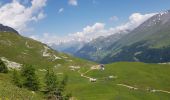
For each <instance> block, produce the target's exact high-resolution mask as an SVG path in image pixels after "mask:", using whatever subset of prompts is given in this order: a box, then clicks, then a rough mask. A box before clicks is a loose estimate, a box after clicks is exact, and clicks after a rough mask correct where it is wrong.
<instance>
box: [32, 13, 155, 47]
mask: <svg viewBox="0 0 170 100" xmlns="http://www.w3.org/2000/svg"><path fill="white" fill-rule="evenodd" d="M155 14H156V13H151V14H144V15H142V14H140V13H134V14H132V15H131V16H130V17H129V21H128V22H126V23H124V24H122V25H119V26H117V27H112V28H109V29H106V28H105V24H104V23H95V24H94V25H91V26H90V25H88V26H86V27H85V28H83V30H82V31H81V32H75V33H72V34H69V35H67V36H63V37H59V36H56V35H49V34H48V33H46V34H44V35H43V36H32V37H31V38H34V39H36V40H39V41H42V42H44V43H47V44H56V45H57V44H60V43H71V42H89V41H91V40H92V39H95V38H97V37H99V36H108V35H111V34H116V33H120V32H127V31H129V30H133V29H134V28H136V27H138V26H139V25H140V24H141V23H143V22H144V21H146V20H147V19H148V18H150V17H152V16H153V15H155Z"/></svg>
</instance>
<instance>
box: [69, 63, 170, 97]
mask: <svg viewBox="0 0 170 100" xmlns="http://www.w3.org/2000/svg"><path fill="white" fill-rule="evenodd" d="M169 70H170V65H158V64H144V63H128V62H124V63H113V64H109V65H106V68H105V70H104V71H101V70H93V71H90V72H89V73H87V74H86V75H87V76H89V77H92V78H96V79H97V81H96V82H95V83H90V82H89V80H88V79H86V80H84V79H85V78H84V79H83V78H81V77H80V76H77V75H76V74H73V73H72V74H73V75H74V77H73V76H72V75H70V77H71V79H72V78H73V79H75V82H73V81H72V80H71V79H70V81H71V82H70V84H69V86H68V90H70V91H72V93H73V95H74V96H76V97H77V98H78V99H80V100H169V98H170V94H169V93H163V92H150V91H148V90H147V89H155V90H164V91H170V88H169V86H170V74H169ZM82 72H83V71H82ZM84 72H85V71H84ZM69 73H70V72H69ZM70 74H71V73H70ZM111 75H113V76H117V78H116V79H110V80H109V79H108V78H107V77H108V76H111ZM117 84H126V85H129V86H133V87H136V88H138V89H137V90H133V89H129V88H127V87H123V86H119V85H117Z"/></svg>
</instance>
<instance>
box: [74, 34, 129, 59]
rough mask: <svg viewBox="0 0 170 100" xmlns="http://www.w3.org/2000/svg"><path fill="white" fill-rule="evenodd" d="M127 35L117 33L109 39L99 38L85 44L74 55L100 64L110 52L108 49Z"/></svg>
mask: <svg viewBox="0 0 170 100" xmlns="http://www.w3.org/2000/svg"><path fill="white" fill-rule="evenodd" d="M125 34H127V33H117V34H113V35H111V36H109V37H103V36H101V37H99V38H97V39H94V40H92V41H91V42H89V43H87V44H85V45H84V46H83V47H82V48H81V49H80V50H79V51H77V52H76V53H75V54H74V55H75V56H78V57H82V58H85V59H89V60H93V61H96V62H100V60H101V59H102V58H103V57H105V56H106V55H107V54H109V53H110V51H109V50H108V49H107V48H109V47H110V46H111V45H112V44H114V43H115V42H116V41H118V40H119V39H120V38H121V37H123V36H124V35H125Z"/></svg>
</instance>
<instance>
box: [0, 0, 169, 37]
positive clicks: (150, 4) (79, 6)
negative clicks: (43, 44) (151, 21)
mask: <svg viewBox="0 0 170 100" xmlns="http://www.w3.org/2000/svg"><path fill="white" fill-rule="evenodd" d="M0 4H1V6H0V23H2V24H5V25H8V26H11V27H13V28H15V29H17V30H19V31H20V32H21V33H22V34H23V35H25V36H31V35H34V36H37V37H38V38H43V35H44V33H46V34H47V33H48V34H47V35H48V36H49V35H52V36H53V37H54V36H56V37H57V38H56V39H58V38H59V37H60V36H61V37H65V36H67V35H69V34H74V33H76V34H79V35H80V33H81V36H84V35H82V34H83V33H87V32H82V31H87V30H90V31H92V30H95V32H98V31H96V30H97V29H98V28H95V27H98V26H99V27H100V28H99V29H100V32H101V31H102V32H101V33H102V34H104V32H103V31H105V33H106V32H108V31H107V30H109V29H111V28H114V27H116V26H120V25H122V24H126V23H128V21H129V17H130V16H132V15H133V14H134V13H139V14H137V15H138V16H139V17H142V18H143V17H145V19H146V16H140V15H145V14H150V13H155V12H160V11H165V10H169V9H170V6H169V5H170V0H0ZM24 12H25V13H24ZM9 16H12V17H9ZM133 18H136V17H133ZM137 18H138V17H137ZM142 18H140V23H141V22H142V21H141V19H142ZM147 18H148V17H147ZM143 21H144V20H143ZM96 23H98V24H96ZM88 26H89V27H90V28H89V27H88ZM101 28H102V29H101ZM83 29H85V30H83ZM95 32H94V31H93V32H91V33H95ZM85 35H86V34H85ZM90 36H91V35H90ZM48 39H50V38H48ZM39 40H41V39H39ZM53 40H55V39H54V38H53Z"/></svg>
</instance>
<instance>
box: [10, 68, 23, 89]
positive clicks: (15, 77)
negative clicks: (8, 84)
mask: <svg viewBox="0 0 170 100" xmlns="http://www.w3.org/2000/svg"><path fill="white" fill-rule="evenodd" d="M12 80H13V82H14V84H15V85H16V86H18V87H20V88H21V87H22V86H23V82H22V77H21V75H20V73H19V72H18V71H17V70H15V69H14V70H13V75H12Z"/></svg>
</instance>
